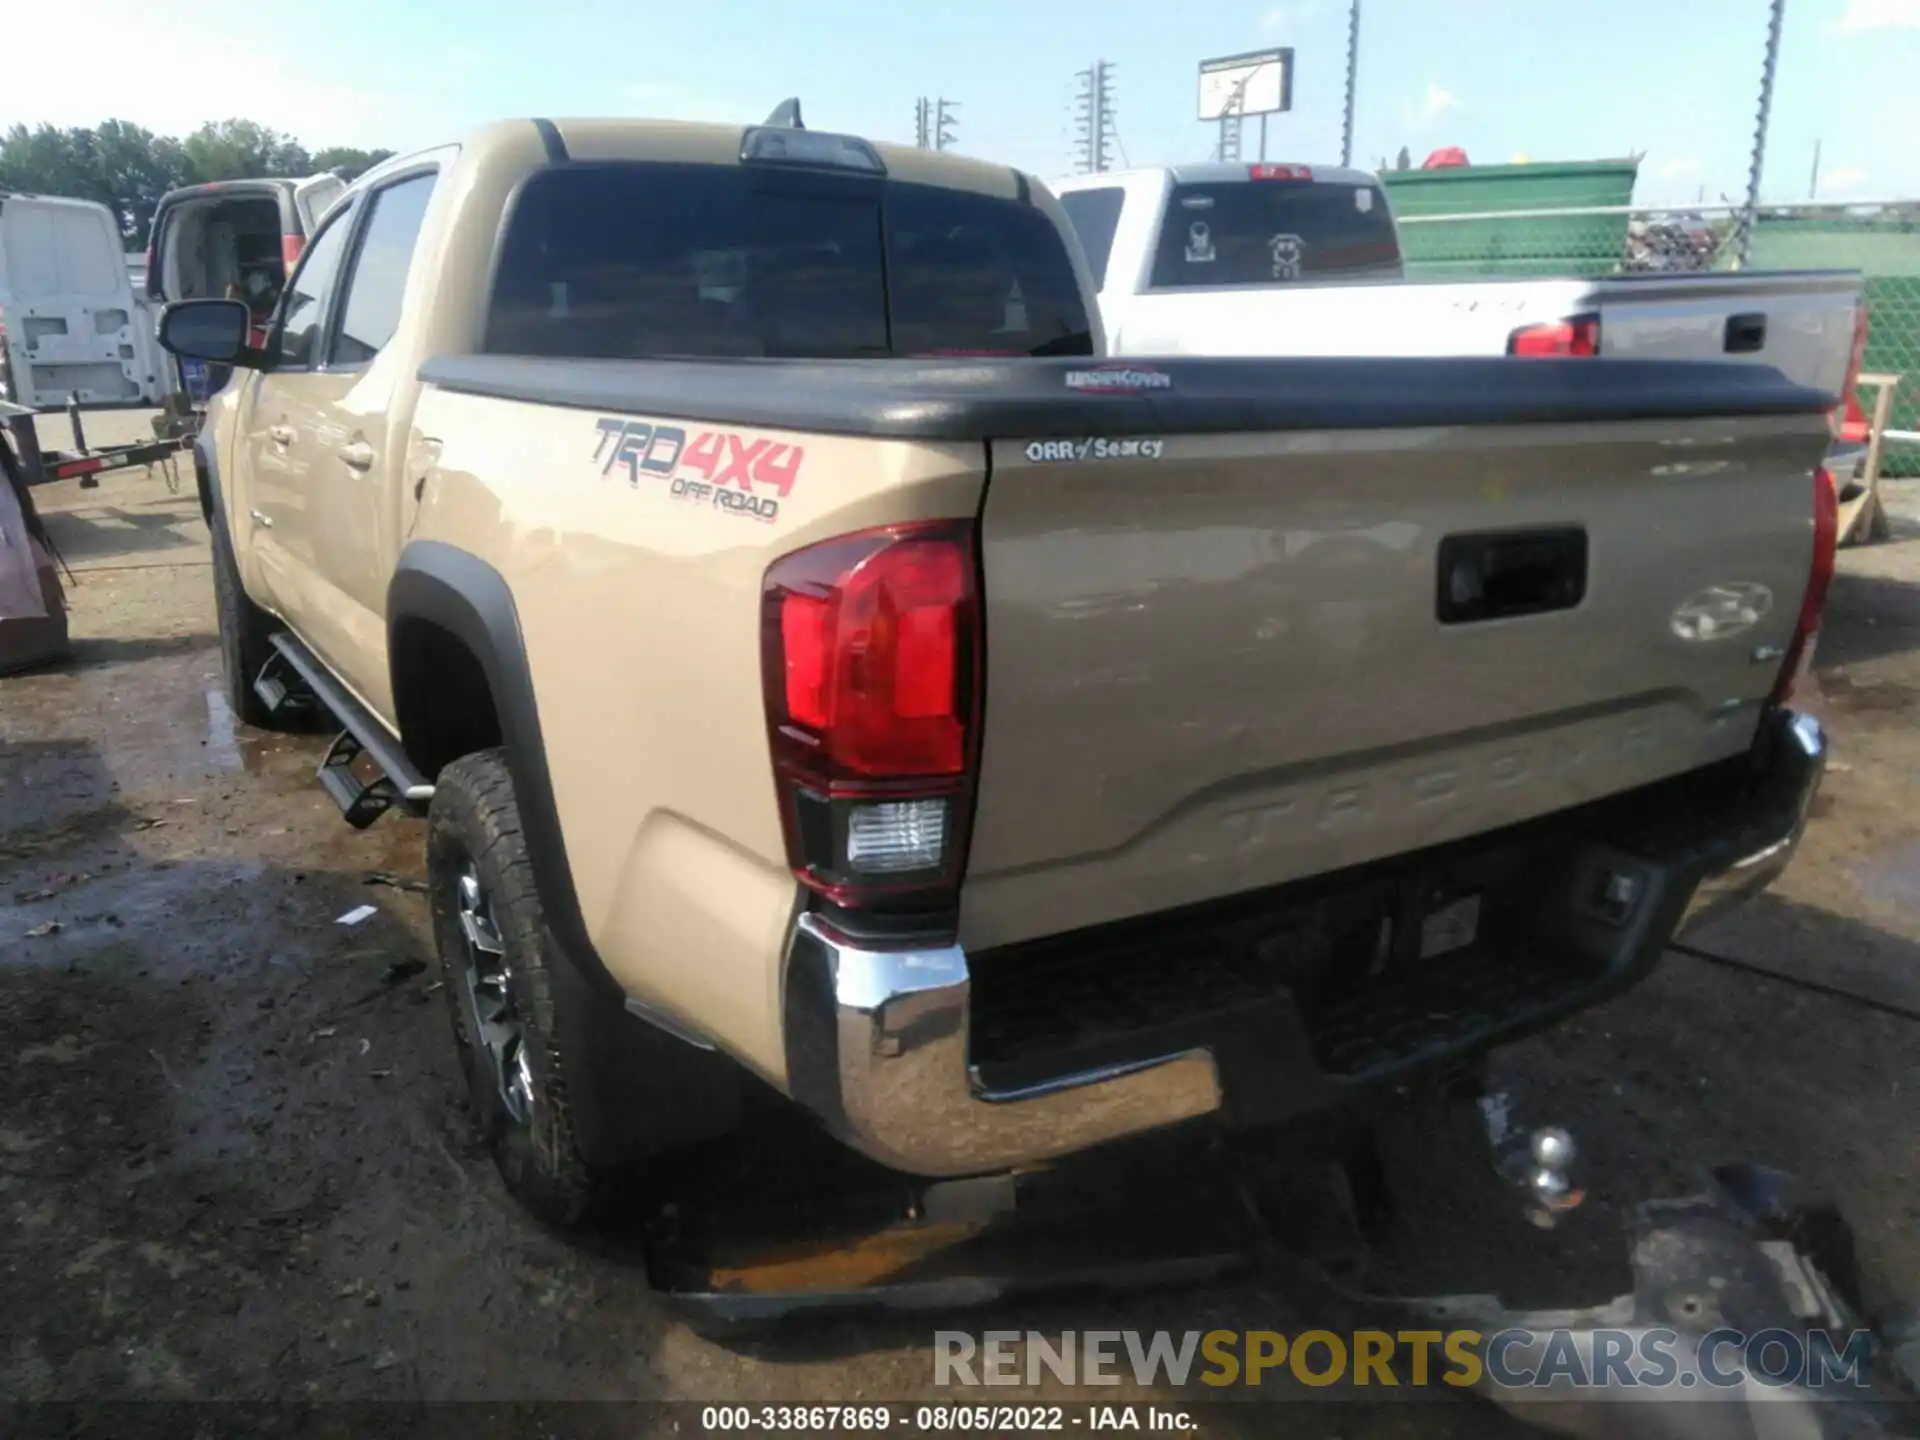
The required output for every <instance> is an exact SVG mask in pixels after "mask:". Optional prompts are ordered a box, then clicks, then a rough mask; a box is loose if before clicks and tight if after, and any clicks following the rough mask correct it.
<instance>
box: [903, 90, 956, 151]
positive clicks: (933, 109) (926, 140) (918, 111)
mask: <svg viewBox="0 0 1920 1440" xmlns="http://www.w3.org/2000/svg"><path fill="white" fill-rule="evenodd" d="M959 108H960V102H959V101H958V100H948V99H946V98H945V97H944V96H943V97H942V98H940V99H938V100H930V99H928V98H927V97H926V96H925V95H922V96H920V97H919V98H918V99H917V100H915V101H914V102H913V143H914V144H915V145H916V146H918V147H919V148H920V149H922V150H947V149H951V148H952V146H953V142H954V140H955V139H956V138H957V136H956V132H957V131H958V130H959V128H960V117H959V116H958V115H955V114H948V113H947V112H948V111H957V110H958V109H959Z"/></svg>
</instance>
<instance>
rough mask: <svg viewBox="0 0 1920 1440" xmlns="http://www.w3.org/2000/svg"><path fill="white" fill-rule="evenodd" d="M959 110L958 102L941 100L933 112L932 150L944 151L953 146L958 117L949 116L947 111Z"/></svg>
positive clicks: (957, 127)
mask: <svg viewBox="0 0 1920 1440" xmlns="http://www.w3.org/2000/svg"><path fill="white" fill-rule="evenodd" d="M959 108H960V102H959V101H958V100H942V101H940V102H939V109H938V110H936V111H935V120H934V126H933V148H934V149H936V150H945V149H947V148H949V147H950V146H951V145H952V144H953V142H954V138H955V137H954V132H955V131H956V130H958V129H959V127H960V117H959V116H958V115H953V116H949V115H948V114H947V111H948V110H949V109H952V110H958V109H959Z"/></svg>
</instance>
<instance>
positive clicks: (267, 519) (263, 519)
mask: <svg viewBox="0 0 1920 1440" xmlns="http://www.w3.org/2000/svg"><path fill="white" fill-rule="evenodd" d="M247 514H249V515H251V516H252V517H253V523H254V524H256V525H258V526H260V527H261V528H262V529H265V530H271V529H272V528H273V517H272V516H271V515H265V514H262V513H261V512H260V511H258V510H249V511H247Z"/></svg>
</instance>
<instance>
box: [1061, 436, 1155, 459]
mask: <svg viewBox="0 0 1920 1440" xmlns="http://www.w3.org/2000/svg"><path fill="white" fill-rule="evenodd" d="M1166 449H1167V442H1166V441H1164V440H1160V439H1154V438H1151V437H1149V438H1145V439H1126V440H1109V439H1106V438H1104V437H1101V436H1090V437H1088V438H1087V439H1085V440H1035V441H1032V442H1031V443H1030V444H1029V445H1028V446H1027V459H1029V460H1031V461H1033V462H1034V463H1035V464H1047V463H1049V462H1053V461H1059V460H1158V459H1159V458H1160V457H1161V456H1162V455H1164V454H1165V453H1166Z"/></svg>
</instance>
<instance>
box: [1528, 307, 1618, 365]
mask: <svg viewBox="0 0 1920 1440" xmlns="http://www.w3.org/2000/svg"><path fill="white" fill-rule="evenodd" d="M1599 353H1600V317H1599V316H1598V315H1571V316H1568V317H1567V318H1566V319H1564V320H1549V321H1547V322H1546V323H1545V324H1541V325H1523V326H1521V327H1520V329H1518V330H1516V331H1514V332H1513V333H1512V334H1511V335H1509V336H1508V337H1507V354H1509V355H1521V356H1531V357H1536V358H1537V357H1539V356H1543V355H1572V356H1590V355H1598V354H1599Z"/></svg>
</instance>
